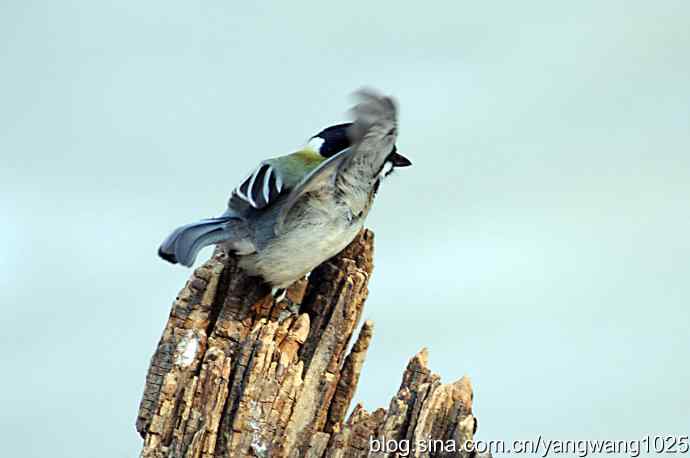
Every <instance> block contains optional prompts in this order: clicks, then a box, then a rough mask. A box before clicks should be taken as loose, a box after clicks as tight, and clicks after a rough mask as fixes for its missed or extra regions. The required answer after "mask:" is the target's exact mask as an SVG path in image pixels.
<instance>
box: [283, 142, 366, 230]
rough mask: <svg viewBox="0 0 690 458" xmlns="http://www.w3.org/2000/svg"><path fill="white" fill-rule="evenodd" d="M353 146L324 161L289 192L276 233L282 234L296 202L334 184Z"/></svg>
mask: <svg viewBox="0 0 690 458" xmlns="http://www.w3.org/2000/svg"><path fill="white" fill-rule="evenodd" d="M352 151H353V150H352V148H348V149H345V150H343V151H341V152H339V153H338V154H335V155H334V156H331V157H329V158H328V159H327V160H325V161H323V162H322V163H321V164H319V166H318V167H316V168H315V169H314V170H312V171H311V172H310V173H309V174H307V176H305V177H304V179H303V180H302V181H301V182H300V183H299V184H298V185H297V186H295V188H294V189H292V191H290V194H288V197H287V201H286V202H285V203H284V204H283V207H282V208H281V210H280V214H279V215H278V219H277V220H276V224H275V226H274V231H275V233H276V234H280V233H281V232H282V230H283V225H284V224H285V220H286V219H287V216H288V214H289V213H290V210H292V208H293V207H294V206H295V203H297V201H298V200H299V198H300V197H302V196H303V195H304V194H306V193H308V192H311V191H316V190H318V189H321V188H322V187H324V186H328V185H331V186H332V185H334V184H335V177H336V176H337V174H338V170H339V169H340V167H341V165H342V164H343V163H345V162H346V161H347V159H348V158H349V157H350V155H351V154H352Z"/></svg>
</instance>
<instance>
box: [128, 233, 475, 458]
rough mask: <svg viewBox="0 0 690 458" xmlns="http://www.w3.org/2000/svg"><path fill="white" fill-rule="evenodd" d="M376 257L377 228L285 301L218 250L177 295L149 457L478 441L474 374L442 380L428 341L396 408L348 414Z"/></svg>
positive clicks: (147, 415) (309, 453)
mask: <svg viewBox="0 0 690 458" xmlns="http://www.w3.org/2000/svg"><path fill="white" fill-rule="evenodd" d="M372 256H373V234H372V233H371V232H370V231H366V230H365V231H363V232H362V233H360V234H359V235H358V236H357V238H356V239H355V240H354V241H353V242H352V243H351V244H350V245H349V246H348V247H347V248H346V249H345V250H343V252H341V253H340V254H339V255H338V256H336V257H334V258H333V259H331V260H329V261H327V262H325V263H324V264H322V265H321V266H319V267H318V268H317V269H316V270H314V272H312V274H311V276H310V277H309V279H308V280H307V279H304V280H301V281H299V282H297V283H296V284H295V285H293V286H292V287H290V288H289V290H288V292H287V296H286V298H285V299H284V300H281V301H280V302H277V303H276V301H275V300H274V299H273V297H272V296H271V294H270V291H269V290H268V288H267V287H266V286H265V285H264V284H262V282H261V281H259V280H258V279H257V278H252V277H248V276H247V275H245V274H244V273H243V272H242V271H241V270H239V268H238V267H237V263H236V259H235V258H234V257H233V256H231V255H227V254H225V253H223V252H221V251H219V250H217V251H216V253H215V254H214V255H213V257H212V258H211V259H210V260H209V261H207V262H206V263H205V264H204V265H202V266H201V267H199V268H198V269H196V270H195V271H194V273H193V274H192V276H191V278H190V279H189V281H188V282H187V284H186V285H185V287H184V288H183V289H182V291H181V292H180V294H179V296H178V297H177V298H176V300H175V301H174V303H173V305H172V310H171V312H170V316H169V319H168V322H167V324H166V326H165V329H164V330H163V335H162V337H161V339H160V342H159V343H158V347H157V349H156V351H155V353H154V355H153V357H152V359H151V365H150V367H149V371H148V375H147V377H146V385H145V388H144V394H143V398H142V400H141V404H140V407H139V414H138V418H137V422H136V427H137V430H138V431H139V433H140V434H141V436H142V437H143V439H144V445H143V449H142V452H141V456H142V457H145V458H148V457H203V458H211V457H310V458H316V457H326V458H327V457H365V456H371V457H388V456H397V455H396V454H395V453H393V452H385V451H378V452H377V447H378V446H377V447H373V446H372V444H382V441H383V440H385V441H388V443H389V444H392V442H390V441H391V440H393V441H398V443H401V442H400V441H403V440H407V441H408V443H409V444H413V443H418V441H425V440H428V439H432V440H436V441H439V440H442V441H455V443H457V444H458V446H459V444H461V443H464V441H466V440H471V439H472V437H473V434H474V430H475V427H476V420H475V418H474V416H473V415H472V388H471V386H470V382H469V380H468V379H467V378H466V377H464V378H462V379H460V380H458V381H456V382H455V383H451V384H447V385H444V384H441V382H440V378H439V376H437V375H436V374H432V373H431V371H430V370H429V368H428V367H427V353H426V350H424V349H423V350H421V351H420V352H419V353H418V354H417V355H415V356H414V357H413V358H412V359H411V360H410V362H409V364H408V365H407V368H406V369H405V371H404V373H403V376H402V382H401V384H400V389H399V390H398V392H397V393H396V394H395V396H394V397H393V399H392V400H391V402H390V405H389V406H388V409H378V410H375V411H373V412H371V413H370V412H367V411H366V410H365V409H364V408H363V407H362V406H361V405H360V404H358V405H357V406H355V408H354V410H353V411H352V413H351V414H350V416H349V417H348V418H347V420H346V419H345V416H346V413H347V411H348V409H349V406H350V402H351V401H352V398H353V395H354V393H355V389H356V387H357V382H358V380H359V376H360V373H361V371H362V366H363V364H364V360H365V358H366V354H367V349H368V348H369V345H370V343H371V340H372V335H373V323H372V322H370V321H365V322H364V324H363V325H362V326H361V329H360V330H359V333H358V336H357V338H356V341H355V343H354V345H352V347H351V349H350V350H349V352H348V343H349V342H350V339H351V337H352V335H353V333H354V332H355V329H356V327H357V324H358V322H359V320H360V317H361V315H362V309H363V307H364V302H365V299H366V297H367V294H368V289H367V283H368V280H369V277H370V275H371V272H372V268H373V263H372ZM297 307H299V309H298V310H299V312H298V313H294V311H296V310H297ZM376 440H378V441H379V442H375V441H376ZM372 441H374V442H372ZM470 455H471V453H469V452H465V451H459V452H454V453H448V450H443V451H440V450H436V451H433V452H420V451H419V450H417V451H416V452H414V453H411V456H429V457H431V456H463V457H467V456H470Z"/></svg>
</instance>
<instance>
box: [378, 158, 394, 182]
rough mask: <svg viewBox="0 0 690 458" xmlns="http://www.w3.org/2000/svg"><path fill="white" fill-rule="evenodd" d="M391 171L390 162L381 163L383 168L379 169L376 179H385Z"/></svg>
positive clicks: (391, 164) (391, 165)
mask: <svg viewBox="0 0 690 458" xmlns="http://www.w3.org/2000/svg"><path fill="white" fill-rule="evenodd" d="M392 171H393V163H392V162H391V161H386V162H384V163H383V167H382V168H381V171H380V172H379V175H378V177H377V178H381V179H383V178H386V177H387V176H388V175H389V174H390V173H391V172H392Z"/></svg>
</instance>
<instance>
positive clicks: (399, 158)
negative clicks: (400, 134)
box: [388, 152, 412, 167]
mask: <svg viewBox="0 0 690 458" xmlns="http://www.w3.org/2000/svg"><path fill="white" fill-rule="evenodd" d="M388 160H389V161H391V162H392V163H393V166H394V167H409V166H410V165H412V161H410V160H409V159H408V158H406V157H405V156H403V155H402V154H398V153H397V152H393V153H391V154H390V156H388Z"/></svg>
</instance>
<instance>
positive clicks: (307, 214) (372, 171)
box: [158, 90, 411, 289]
mask: <svg viewBox="0 0 690 458" xmlns="http://www.w3.org/2000/svg"><path fill="white" fill-rule="evenodd" d="M356 95H357V96H358V98H359V103H357V104H356V105H355V107H354V108H353V109H352V113H353V115H354V121H353V122H350V123H345V124H337V125H334V126H330V127H328V128H326V129H324V130H322V131H321V132H319V133H318V134H316V135H314V136H313V137H311V139H310V140H309V142H308V144H307V145H306V146H305V147H304V148H303V149H301V150H299V151H297V152H295V153H292V154H288V155H286V156H280V157H276V158H272V159H267V160H265V161H263V162H261V163H260V164H259V166H258V167H257V168H256V169H255V170H254V171H252V173H250V174H249V175H248V176H247V177H246V178H245V179H244V180H242V181H241V182H240V184H239V185H238V186H237V187H236V188H235V190H234V191H233V192H232V195H231V197H230V200H229V202H228V206H227V210H226V211H225V213H223V214H222V215H220V216H219V217H217V218H208V219H203V220H201V221H198V222H195V223H191V224H187V225H184V226H181V227H179V228H177V229H175V230H174V231H173V232H172V233H171V234H170V235H169V236H168V237H167V238H166V239H165V241H164V242H163V243H162V244H161V246H160V248H159V250H158V254H159V255H160V257H161V258H163V259H165V260H166V261H169V262H171V263H173V264H176V263H180V264H182V265H185V266H191V265H192V264H193V263H194V260H195V259H196V256H197V254H198V252H199V250H201V249H202V248H203V247H205V246H208V245H213V244H223V246H224V247H225V249H226V250H228V251H231V252H234V253H236V254H237V255H238V256H239V265H240V267H241V268H242V269H244V270H245V271H246V272H247V273H248V274H250V275H255V276H260V277H262V278H263V279H264V280H265V281H266V282H267V283H268V284H270V285H271V286H272V287H273V288H274V289H282V288H287V287H288V286H290V285H291V284H292V283H293V282H294V281H296V280H298V279H300V278H302V277H303V276H305V275H306V274H308V273H309V272H311V271H312V270H313V269H314V268H315V267H316V266H318V265H319V264H321V263H322V262H324V261H326V260H327V259H329V258H330V257H332V256H334V255H336V254H337V253H338V252H340V251H341V250H342V249H343V248H345V247H346V246H347V245H348V244H349V243H350V242H351V241H352V240H353V239H354V237H355V236H356V235H357V233H358V232H359V231H360V229H361V228H362V226H363V224H364V220H365V218H366V216H367V214H368V213H369V209H370V208H371V205H372V202H373V199H374V196H375V194H376V192H377V191H378V188H379V185H380V184H381V181H382V180H383V179H384V178H385V177H386V176H387V175H388V174H390V173H391V172H392V171H393V170H394V169H395V168H396V167H407V166H409V165H411V162H410V161H409V160H408V159H407V158H405V157H404V156H402V155H401V154H399V153H398V152H397V147H396V144H395V141H396V138H397V134H398V126H397V108H396V103H395V101H394V100H393V99H392V98H391V97H388V96H383V95H381V94H379V93H377V92H374V91H371V90H361V91H359V92H358V93H357V94H356Z"/></svg>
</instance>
